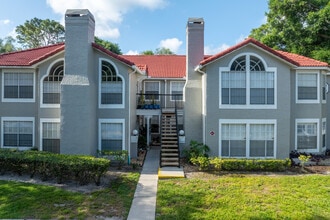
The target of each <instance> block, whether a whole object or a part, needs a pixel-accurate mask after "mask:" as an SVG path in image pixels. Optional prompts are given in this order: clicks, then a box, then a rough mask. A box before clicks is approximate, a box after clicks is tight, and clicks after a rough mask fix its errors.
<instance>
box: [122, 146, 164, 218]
mask: <svg viewBox="0 0 330 220" xmlns="http://www.w3.org/2000/svg"><path fill="white" fill-rule="evenodd" d="M159 154H160V149H159V148H152V149H151V150H149V151H148V153H147V156H146V158H145V161H144V164H143V169H142V172H141V175H140V179H139V182H138V185H137V187H136V190H135V194H134V199H133V202H132V206H131V209H130V211H129V214H128V218H127V219H128V220H141V219H144V220H149V219H150V220H153V219H155V215H156V197H157V185H158V168H159Z"/></svg>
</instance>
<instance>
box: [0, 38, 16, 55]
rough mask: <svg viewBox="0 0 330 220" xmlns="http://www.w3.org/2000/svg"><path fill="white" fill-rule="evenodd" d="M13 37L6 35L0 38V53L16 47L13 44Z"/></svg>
mask: <svg viewBox="0 0 330 220" xmlns="http://www.w3.org/2000/svg"><path fill="white" fill-rule="evenodd" d="M14 43H15V39H14V38H13V37H6V38H4V39H0V53H8V52H12V51H15V50H16V48H15V46H14Z"/></svg>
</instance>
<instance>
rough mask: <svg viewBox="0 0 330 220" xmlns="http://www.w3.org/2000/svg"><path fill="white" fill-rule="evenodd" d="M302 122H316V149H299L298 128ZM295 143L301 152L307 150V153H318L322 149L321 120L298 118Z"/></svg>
mask: <svg viewBox="0 0 330 220" xmlns="http://www.w3.org/2000/svg"><path fill="white" fill-rule="evenodd" d="M302 123H316V129H317V130H316V132H317V134H316V145H317V146H316V149H303V150H298V143H297V142H298V129H297V125H298V124H302ZM294 129H295V144H294V149H295V150H297V151H300V152H307V153H317V152H319V151H320V120H319V119H318V118H297V119H296V120H295V128H294Z"/></svg>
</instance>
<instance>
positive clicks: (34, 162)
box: [0, 150, 110, 185]
mask: <svg viewBox="0 0 330 220" xmlns="http://www.w3.org/2000/svg"><path fill="white" fill-rule="evenodd" d="M0 166H1V173H2V174H3V173H4V172H6V171H11V172H15V173H18V174H19V175H21V174H23V173H28V174H30V176H31V177H33V176H34V175H35V174H39V175H40V178H41V179H42V180H47V179H52V178H55V179H56V180H57V182H58V183H62V182H63V181H65V180H71V179H73V180H75V181H77V182H78V183H79V184H81V185H83V184H87V183H89V182H91V181H94V182H95V184H96V185H99V184H100V180H101V177H102V176H103V175H104V174H105V173H106V171H107V170H108V169H109V166H110V160H107V159H103V158H95V157H92V156H83V155H64V154H54V153H49V152H42V151H11V150H0Z"/></svg>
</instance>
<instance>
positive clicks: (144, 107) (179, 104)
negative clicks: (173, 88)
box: [136, 93, 184, 114]
mask: <svg viewBox="0 0 330 220" xmlns="http://www.w3.org/2000/svg"><path fill="white" fill-rule="evenodd" d="M136 97H137V98H136V106H137V109H138V110H139V111H138V113H139V112H141V114H142V113H143V112H144V113H146V111H153V112H155V114H159V113H157V112H161V110H162V111H171V110H173V111H174V110H175V109H177V110H182V109H183V107H184V106H183V95H182V94H150V93H138V94H136ZM150 113H151V112H150Z"/></svg>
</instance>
